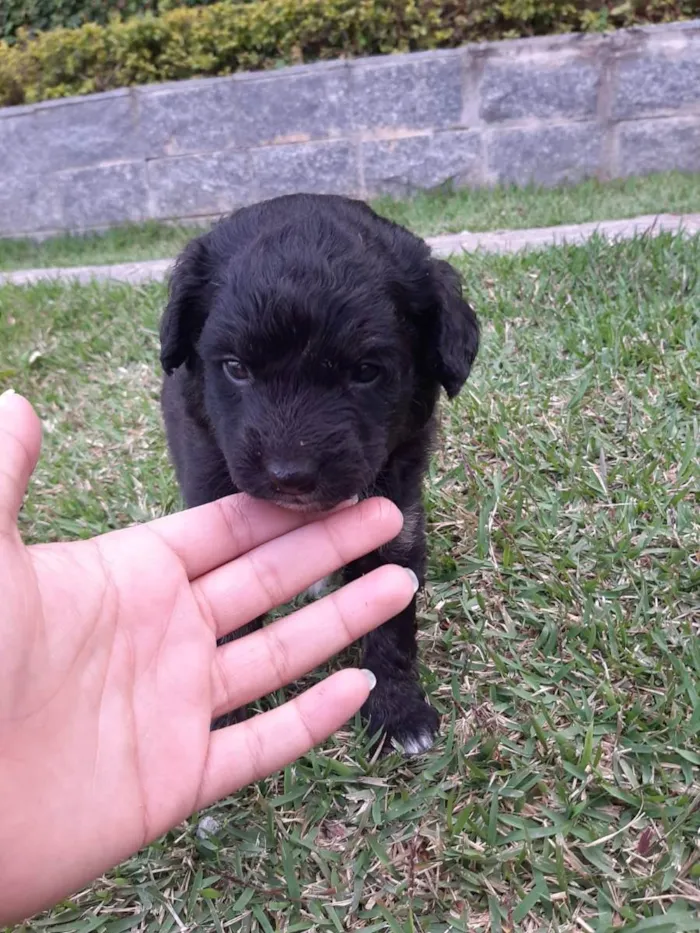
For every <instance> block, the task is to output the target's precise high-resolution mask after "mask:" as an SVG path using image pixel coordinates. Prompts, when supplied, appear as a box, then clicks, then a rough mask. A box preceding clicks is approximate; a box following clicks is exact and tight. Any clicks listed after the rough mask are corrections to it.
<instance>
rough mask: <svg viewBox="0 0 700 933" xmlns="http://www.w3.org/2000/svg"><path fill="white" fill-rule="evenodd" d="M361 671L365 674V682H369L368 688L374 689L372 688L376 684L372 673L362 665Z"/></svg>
mask: <svg viewBox="0 0 700 933" xmlns="http://www.w3.org/2000/svg"><path fill="white" fill-rule="evenodd" d="M362 673H363V674H364V675H365V677H366V678H367V683H368V684H369V689H370V690H374V688H375V687H376V686H377V678H376V677H375V676H374V674H373V673H372V671H370V670H367V668H366V667H363V668H362Z"/></svg>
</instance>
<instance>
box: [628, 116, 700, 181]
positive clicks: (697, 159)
mask: <svg viewBox="0 0 700 933" xmlns="http://www.w3.org/2000/svg"><path fill="white" fill-rule="evenodd" d="M618 132H619V168H620V174H621V175H647V174H649V173H650V172H670V171H676V172H700V120H692V119H689V120H644V121H635V122H634V123H623V124H622V125H621V126H620V127H619V129H618Z"/></svg>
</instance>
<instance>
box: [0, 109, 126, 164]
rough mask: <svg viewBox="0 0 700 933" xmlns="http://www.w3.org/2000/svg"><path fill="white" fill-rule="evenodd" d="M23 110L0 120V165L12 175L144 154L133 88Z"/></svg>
mask: <svg viewBox="0 0 700 933" xmlns="http://www.w3.org/2000/svg"><path fill="white" fill-rule="evenodd" d="M23 109H24V113H22V114H19V115H17V116H16V117H15V116H12V115H11V114H10V115H8V116H6V117H5V118H4V119H2V120H0V165H2V169H3V173H7V174H8V175H9V176H10V177H20V176H24V175H35V174H36V175H39V174H45V173H47V172H56V171H63V170H68V169H75V168H85V167H88V166H91V165H97V164H98V163H100V162H103V161H117V160H120V159H124V160H126V159H139V158H142V157H143V152H144V150H143V143H142V140H141V138H140V136H139V133H138V126H137V123H136V119H135V111H134V106H133V100H132V97H131V95H130V94H129V92H128V91H120V92H115V93H114V94H99V95H96V99H93V98H92V97H85V98H73V99H71V100H67V101H54V102H52V103H50V104H46V105H40V106H38V107H35V108H32V109H31V110H30V109H29V108H23Z"/></svg>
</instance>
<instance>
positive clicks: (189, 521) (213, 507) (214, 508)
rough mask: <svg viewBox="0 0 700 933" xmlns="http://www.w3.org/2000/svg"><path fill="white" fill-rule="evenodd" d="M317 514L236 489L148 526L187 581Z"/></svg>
mask: <svg viewBox="0 0 700 933" xmlns="http://www.w3.org/2000/svg"><path fill="white" fill-rule="evenodd" d="M321 517H322V515H321V514H319V513H318V512H293V511H291V510H289V509H282V508H280V507H279V506H277V505H273V504H272V503H270V502H262V501H261V500H259V499H252V498H251V497H250V496H247V495H245V493H238V494H237V495H235V496H225V497H224V498H223V499H217V500H216V501H215V502H208V503H207V504H206V505H199V506H196V507H195V508H192V509H186V510H185V511H183V512H177V513H176V514H175V515H167V516H166V517H165V518H157V519H156V520H155V521H152V522H149V523H148V525H146V527H147V528H148V530H149V531H152V532H154V533H155V534H157V535H158V536H159V537H160V538H161V539H162V540H163V541H164V542H165V543H166V544H167V545H168V547H169V548H170V549H171V550H172V551H174V552H175V554H177V556H178V557H179V559H180V561H181V562H182V564H183V565H184V566H185V568H186V570H187V575H188V577H189V578H190V580H195V579H196V578H197V577H201V576H202V575H203V574H205V573H208V572H209V571H210V570H215V569H216V568H217V567H221V566H222V565H223V564H227V563H229V562H230V561H232V560H235V558H236V557H240V556H241V554H246V553H247V552H248V551H250V550H252V549H253V548H256V547H258V545H260V544H265V542H267V541H272V540H273V539H274V538H279V537H280V535H284V534H286V533H287V532H288V531H294V529H295V528H300V527H301V526H302V525H307V524H309V523H310V522H314V521H318V519H319V518H321ZM118 533H119V532H117V534H118Z"/></svg>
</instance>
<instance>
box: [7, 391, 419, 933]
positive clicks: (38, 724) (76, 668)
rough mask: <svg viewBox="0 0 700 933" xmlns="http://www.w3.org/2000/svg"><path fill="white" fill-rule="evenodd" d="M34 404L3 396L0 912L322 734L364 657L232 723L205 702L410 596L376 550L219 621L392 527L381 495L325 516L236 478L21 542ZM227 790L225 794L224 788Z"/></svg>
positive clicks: (64, 885)
mask: <svg viewBox="0 0 700 933" xmlns="http://www.w3.org/2000/svg"><path fill="white" fill-rule="evenodd" d="M40 443H41V429H40V423H39V420H38V418H37V416H36V414H35V413H34V411H33V409H32V407H31V405H30V404H29V402H27V401H26V400H25V399H23V398H21V397H20V396H18V395H15V394H13V393H11V394H5V395H3V396H1V397H0V593H2V604H1V605H0V644H1V645H2V651H0V924H10V923H15V922H18V921H20V920H22V919H24V918H26V917H27V916H29V915H31V914H32V913H35V912H36V911H38V910H40V909H42V908H44V907H48V906H50V905H51V904H53V903H56V902H57V901H58V900H59V899H60V898H62V897H64V896H66V895H68V894H70V893H72V892H73V891H75V890H77V889H78V888H80V887H81V886H83V885H85V884H88V883H89V882H90V881H91V880H93V879H94V878H95V877H97V876H99V875H100V874H101V873H102V872H104V871H106V870H108V869H109V868H111V867H113V866H114V865H116V864H118V863H119V862H120V861H122V860H123V859H125V858H127V857H128V856H130V855H131V854H133V853H134V852H136V851H138V850H139V849H140V848H141V847H143V846H144V845H146V844H147V843H149V842H150V841H152V840H154V839H156V838H157V837H158V836H160V835H161V834H162V833H164V832H166V831H167V830H168V829H170V828H172V827H173V826H175V825H176V824H178V823H179V822H181V821H182V820H183V819H185V818H186V817H188V816H189V815H190V814H192V813H193V812H194V811H196V810H199V809H201V808H202V807H206V806H207V805H209V804H211V803H213V802H214V801H216V800H218V799H220V798H221V797H224V796H227V795H229V794H232V793H234V792H235V791H236V790H237V789H239V788H241V787H242V786H244V785H245V784H248V783H250V782H252V781H255V780H258V779H259V778H262V777H264V776H265V775H268V774H270V773H272V772H274V771H276V770H277V769H279V768H281V767H282V766H284V765H285V764H287V763H289V762H291V761H293V760H294V759H296V758H298V757H299V756H300V755H302V754H304V753H305V752H306V751H308V749H309V748H311V747H312V746H313V745H315V744H316V743H318V742H320V741H321V740H323V739H325V738H326V737H327V736H328V735H330V734H331V733H332V732H333V731H334V730H335V729H337V728H338V727H339V726H341V725H342V724H343V723H344V722H345V721H347V719H348V718H349V717H351V716H352V715H353V714H354V713H355V712H356V711H357V710H358V709H359V708H360V706H361V705H362V704H363V703H364V702H365V701H366V699H367V697H368V695H369V692H370V689H371V686H372V675H369V676H367V674H365V673H364V672H361V671H358V670H344V671H341V672H339V673H337V674H334V675H332V676H330V677H328V678H327V679H325V680H324V681H322V682H321V683H319V684H317V685H316V686H314V687H312V688H311V689H309V690H307V691H306V692H304V693H302V694H300V695H299V696H297V697H296V698H295V699H293V700H290V701H289V702H287V703H285V704H284V705H283V706H280V707H278V708H276V709H274V710H271V711H270V712H267V713H264V714H261V715H258V716H255V717H252V718H250V719H248V720H245V721H243V722H241V723H239V724H237V725H233V726H229V727H228V728H225V729H221V730H217V731H213V732H212V731H211V730H210V723H211V721H212V719H213V718H215V717H216V716H219V715H221V714H222V713H224V712H226V711H228V710H231V709H233V708H238V707H241V706H244V705H245V704H247V703H250V702H251V701H252V700H254V699H255V698H257V697H259V696H262V695H263V694H266V693H269V692H271V691H274V690H276V689H277V688H279V687H281V686H283V685H284V684H287V683H288V682H290V681H291V680H294V679H295V678H297V677H299V676H301V675H302V674H304V673H306V672H307V671H309V670H311V669H312V668H314V667H315V666H317V665H318V664H320V663H321V662H323V661H324V660H325V659H327V658H328V657H329V656H330V655H332V654H334V653H336V652H337V651H339V650H341V649H342V648H344V647H345V646H346V645H348V644H350V643H351V642H352V641H355V640H356V639H357V638H359V637H361V636H362V635H364V634H365V633H367V632H368V631H370V630H372V629H373V628H375V627H376V626H378V625H380V624H381V623H382V622H384V621H385V620H386V619H388V618H390V617H392V616H393V615H395V614H396V613H397V612H399V611H401V609H403V608H404V607H405V606H406V605H408V604H409V603H410V601H411V599H412V598H413V595H414V592H415V589H416V581H415V579H414V578H413V577H412V575H411V574H410V573H409V572H407V571H405V570H404V569H402V568H400V567H396V566H384V567H381V568H379V569H378V570H376V571H374V572H373V573H370V574H367V575H366V576H365V577H363V578H361V579H359V580H356V581H355V582H353V583H351V584H349V585H347V586H345V587H343V588H342V589H341V590H338V591H336V592H335V593H333V594H331V595H329V596H327V597H326V598H325V599H323V600H320V601H318V602H316V603H314V604H311V605H308V606H306V607H304V608H303V609H300V610H299V611H297V612H295V613H293V614H292V615H289V616H287V617H285V618H284V619H281V620H278V621H276V622H275V623H273V624H271V625H268V626H266V627H265V628H264V629H262V630H260V631H257V632H255V633H253V634H250V635H247V636H245V637H243V638H240V639H236V640H234V641H232V642H229V643H227V644H225V645H222V646H219V647H217V639H218V638H221V636H223V635H226V634H228V633H229V632H232V631H234V630H236V629H238V628H240V627H242V626H244V625H245V624H246V623H247V622H249V621H250V620H251V619H254V618H256V617H258V616H259V615H261V614H262V613H264V612H266V611H268V610H269V609H271V608H272V607H274V606H277V605H279V604H281V603H283V602H285V601H286V600H288V599H289V598H291V597H292V596H293V595H295V594H297V593H299V592H301V591H302V590H303V589H305V588H306V587H308V586H310V585H311V584H313V583H314V582H315V581H316V580H318V579H320V578H321V577H323V576H325V575H327V574H328V573H331V572H332V571H334V570H336V569H337V568H339V567H340V566H342V565H344V564H346V563H348V562H349V561H350V560H354V559H356V558H357V557H359V556H360V555H362V554H364V553H367V552H369V551H371V550H373V549H374V548H376V547H378V546H380V545H381V544H383V543H385V542H386V541H389V540H391V539H392V538H393V537H395V536H396V535H397V534H398V533H399V531H400V529H401V525H402V517H401V514H400V513H399V511H398V510H397V509H396V508H395V507H394V506H393V505H392V504H391V503H389V502H387V501H385V500H381V499H374V500H367V501H365V502H362V503H360V504H359V505H356V506H352V507H348V508H344V509H341V510H339V511H336V512H334V513H332V514H329V515H326V516H323V517H321V516H318V515H317V516H313V515H309V514H304V513H299V512H288V511H285V510H283V509H280V508H278V507H276V506H273V505H269V504H265V503H261V502H256V501H254V500H252V499H249V498H247V497H245V496H231V497H229V498H227V499H222V500H219V501H218V502H215V503H211V504H209V505H205V506H202V507H201V508H198V509H192V510H189V511H186V512H180V513H178V514H176V515H172V516H169V517H167V518H163V519H158V520H156V521H154V522H150V523H148V524H145V525H137V526H133V527H130V528H126V529H124V530H121V531H115V532H112V533H110V534H106V535H102V536H100V537H97V538H92V539H89V540H83V541H75V542H70V543H58V544H47V545H32V546H26V545H25V544H24V543H23V542H22V539H21V537H20V534H19V530H18V527H17V516H18V513H19V509H20V506H21V503H22V500H23V496H24V494H25V490H26V488H27V484H28V482H29V479H30V476H31V473H32V472H33V470H34V467H35V465H36V461H37V459H38V456H39V449H40ZM232 806H235V801H233V802H232Z"/></svg>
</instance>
